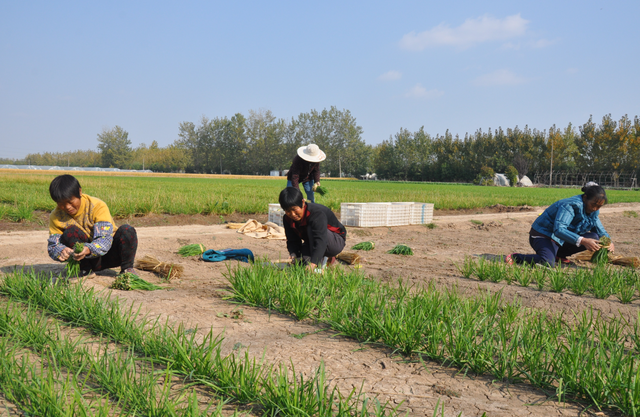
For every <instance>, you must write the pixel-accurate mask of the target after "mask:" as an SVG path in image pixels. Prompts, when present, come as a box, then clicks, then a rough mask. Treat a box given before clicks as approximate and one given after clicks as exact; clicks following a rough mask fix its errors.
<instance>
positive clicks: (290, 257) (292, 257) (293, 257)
mask: <svg viewBox="0 0 640 417" xmlns="http://www.w3.org/2000/svg"><path fill="white" fill-rule="evenodd" d="M296 258H297V256H296V254H295V253H290V254H289V260H290V261H291V262H293V261H295V260H296Z"/></svg>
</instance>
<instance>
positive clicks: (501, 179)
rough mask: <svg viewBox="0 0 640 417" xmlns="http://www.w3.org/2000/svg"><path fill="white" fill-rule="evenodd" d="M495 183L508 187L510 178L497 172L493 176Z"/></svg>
mask: <svg viewBox="0 0 640 417" xmlns="http://www.w3.org/2000/svg"><path fill="white" fill-rule="evenodd" d="M493 185H497V186H498V187H508V186H509V180H508V179H507V176H506V175H504V174H495V175H494V176H493Z"/></svg>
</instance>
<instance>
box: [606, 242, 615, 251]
mask: <svg viewBox="0 0 640 417" xmlns="http://www.w3.org/2000/svg"><path fill="white" fill-rule="evenodd" d="M608 249H609V252H613V251H614V250H616V249H615V247H614V246H613V242H611V244H610V245H609V248H608Z"/></svg>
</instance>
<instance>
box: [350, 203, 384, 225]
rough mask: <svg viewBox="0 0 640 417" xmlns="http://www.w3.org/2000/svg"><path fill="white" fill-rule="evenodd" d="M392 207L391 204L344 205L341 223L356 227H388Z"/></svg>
mask: <svg viewBox="0 0 640 417" xmlns="http://www.w3.org/2000/svg"><path fill="white" fill-rule="evenodd" d="M390 205H391V203H342V204H340V223H342V224H344V225H345V226H356V227H377V226H386V225H387V212H388V207H389V206H390Z"/></svg>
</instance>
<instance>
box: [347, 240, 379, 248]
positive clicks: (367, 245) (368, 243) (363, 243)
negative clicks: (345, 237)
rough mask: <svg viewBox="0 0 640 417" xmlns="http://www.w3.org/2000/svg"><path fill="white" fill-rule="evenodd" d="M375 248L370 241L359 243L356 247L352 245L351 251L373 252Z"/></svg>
mask: <svg viewBox="0 0 640 417" xmlns="http://www.w3.org/2000/svg"><path fill="white" fill-rule="evenodd" d="M375 247H376V244H375V243H373V242H372V241H367V242H360V243H358V244H356V245H353V246H352V247H351V249H353V250H373V248H375Z"/></svg>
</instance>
